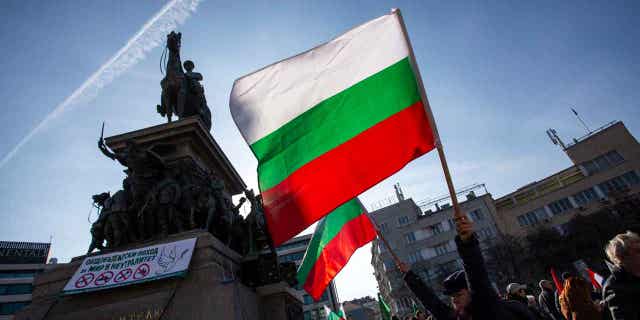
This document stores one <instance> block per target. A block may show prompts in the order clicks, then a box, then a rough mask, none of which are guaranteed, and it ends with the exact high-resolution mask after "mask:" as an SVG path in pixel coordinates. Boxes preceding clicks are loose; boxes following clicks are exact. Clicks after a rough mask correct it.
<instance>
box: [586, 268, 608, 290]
mask: <svg viewBox="0 0 640 320" xmlns="http://www.w3.org/2000/svg"><path fill="white" fill-rule="evenodd" d="M587 273H589V279H590V280H591V285H593V287H594V288H598V289H602V284H603V283H604V278H603V277H602V276H601V275H599V274H597V273H595V272H593V270H591V269H590V268H587Z"/></svg>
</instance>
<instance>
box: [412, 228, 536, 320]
mask: <svg viewBox="0 0 640 320" xmlns="http://www.w3.org/2000/svg"><path fill="white" fill-rule="evenodd" d="M456 244H457V246H458V253H459V254H460V257H461V258H462V262H463V265H464V271H465V273H466V277H467V284H468V287H469V291H470V292H471V315H472V317H473V319H474V320H482V319H492V320H493V319H495V320H501V319H509V320H512V319H513V320H520V319H523V320H534V319H535V318H534V316H533V315H532V314H531V312H530V311H529V310H528V308H527V306H526V305H524V304H522V303H519V302H515V301H505V300H502V299H500V297H499V296H498V294H497V293H496V292H495V290H493V288H492V287H491V282H490V281H489V276H488V274H487V270H486V268H485V266H484V259H483V258H482V254H481V253H480V246H479V243H478V240H477V239H476V238H475V237H473V239H471V240H469V241H467V242H466V243H463V242H462V241H461V240H460V238H459V237H456ZM404 280H405V282H406V283H407V286H408V287H409V288H410V289H411V291H413V293H414V294H415V295H416V297H418V299H420V302H422V304H423V305H424V306H425V308H427V309H429V311H430V312H431V313H432V314H433V316H434V317H435V318H436V319H437V320H455V313H454V312H453V309H452V308H451V307H449V305H447V304H445V303H444V302H442V301H441V300H440V299H439V298H438V297H437V296H436V294H435V293H434V292H433V290H432V289H431V288H429V287H428V286H427V285H426V284H425V283H424V282H423V281H422V279H420V277H418V276H417V275H416V274H415V273H413V272H412V271H409V272H408V273H407V274H406V275H405V276H404Z"/></svg>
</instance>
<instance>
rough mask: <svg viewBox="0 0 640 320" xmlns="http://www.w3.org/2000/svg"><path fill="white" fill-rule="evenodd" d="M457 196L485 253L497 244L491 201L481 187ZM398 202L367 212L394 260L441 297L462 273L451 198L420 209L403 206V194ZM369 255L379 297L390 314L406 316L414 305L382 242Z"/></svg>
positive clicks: (405, 203)
mask: <svg viewBox="0 0 640 320" xmlns="http://www.w3.org/2000/svg"><path fill="white" fill-rule="evenodd" d="M460 193H461V194H462V195H463V196H465V197H466V199H461V200H464V201H462V202H461V203H460V206H461V209H462V211H463V212H464V213H465V214H467V216H468V217H469V219H471V220H472V221H473V222H474V226H475V228H476V234H477V235H478V237H479V238H480V242H481V248H482V249H485V248H487V247H488V246H490V245H491V243H492V242H493V241H497V240H498V239H500V236H499V232H498V229H497V226H496V222H495V221H496V220H495V216H496V210H495V207H494V205H493V198H492V197H491V194H489V193H488V192H487V191H486V189H484V185H476V186H473V187H472V188H468V189H467V190H463V191H461V192H460ZM398 200H399V201H398V202H397V203H395V204H392V205H389V206H387V207H384V208H381V209H379V210H376V211H373V212H371V216H372V217H373V219H374V221H375V223H376V224H377V225H378V227H379V229H380V231H381V232H382V234H383V235H384V237H385V239H386V240H387V241H388V242H389V244H390V245H391V248H392V249H393V251H394V252H395V253H396V254H397V255H398V257H399V258H400V259H401V260H402V261H403V262H405V263H407V264H410V266H411V268H412V270H414V272H416V273H417V274H418V275H419V276H420V277H421V278H422V279H423V280H425V281H426V282H427V283H428V284H429V285H430V286H431V287H432V288H433V289H434V290H435V291H436V292H437V293H440V292H442V290H441V289H442V280H444V278H445V277H446V276H448V275H449V274H451V273H452V272H454V271H456V270H460V269H462V262H461V259H460V256H459V255H458V252H457V250H456V244H455V241H454V239H455V236H456V231H455V226H454V222H453V208H452V207H451V205H450V204H448V203H447V202H448V201H449V197H441V198H439V199H436V200H434V201H430V202H424V203H420V206H419V205H418V204H416V203H415V202H414V201H413V200H412V199H406V200H405V199H404V198H403V196H402V194H401V193H398ZM371 250H372V260H371V263H372V265H373V268H374V270H375V272H374V275H375V277H376V280H377V282H378V288H379V291H380V293H381V294H382V296H383V298H384V300H385V301H386V302H387V303H388V304H389V305H390V307H391V310H392V313H394V314H397V315H400V316H405V315H407V314H408V313H409V312H411V311H412V306H413V303H414V301H416V302H417V300H416V299H415V298H414V296H413V294H412V293H411V291H410V290H409V289H408V288H407V287H406V286H405V284H404V281H403V280H402V277H401V273H400V271H398V269H397V268H396V266H395V264H394V261H393V259H392V256H391V254H390V253H389V251H388V250H387V248H386V247H385V245H384V244H383V243H382V241H380V240H379V239H376V240H374V242H373V245H372V248H371ZM485 259H486V256H485ZM488 265H490V264H488ZM443 298H444V297H443Z"/></svg>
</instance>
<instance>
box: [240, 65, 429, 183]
mask: <svg viewBox="0 0 640 320" xmlns="http://www.w3.org/2000/svg"><path fill="white" fill-rule="evenodd" d="M419 100H420V93H419V91H418V85H417V83H416V78H415V75H414V73H413V69H412V67H411V64H410V63H409V59H408V58H405V59H402V60H400V61H398V62H397V63H395V64H393V65H391V66H389V67H387V68H385V69H383V70H381V71H379V72H378V73H376V74H373V75H372V76H370V77H368V78H366V79H364V80H362V81H360V82H358V83H356V84H355V85H353V86H351V87H350V88H348V89H346V90H344V91H342V92H340V93H338V94H336V95H334V96H332V97H330V98H328V99H326V100H324V101H322V102H320V103H319V104H317V105H316V106H314V107H313V108H311V109H309V110H307V111H306V112H304V113H303V114H301V115H299V116H298V117H296V118H295V119H293V120H291V121H289V122H288V123H286V124H285V125H283V126H282V127H280V128H279V129H278V130H276V131H274V132H272V133H270V134H269V135H267V136H266V137H264V138H262V139H260V140H258V141H256V142H255V143H253V144H252V145H251V150H253V152H254V154H255V155H256V157H257V158H258V163H259V165H258V180H259V183H260V190H262V191H265V190H268V189H270V188H271V187H273V186H275V185H277V184H278V183H280V182H281V181H283V180H284V179H285V178H286V177H288V176H289V175H290V174H291V173H293V172H294V171H296V170H298V169H299V168H300V167H302V166H304V165H305V164H307V163H309V162H310V161H312V160H313V159H315V158H317V157H319V156H321V155H322V154H324V153H326V152H327V151H329V150H331V149H334V148H335V147H337V146H339V145H341V144H343V143H344V142H346V141H348V140H350V139H351V138H353V137H355V136H356V135H358V134H360V133H362V132H363V131H365V130H366V129H368V128H370V127H372V126H374V125H375V124H377V123H379V122H381V121H383V120H384V119H386V118H388V117H390V116H392V115H394V114H396V113H398V112H399V111H402V110H403V109H405V108H407V107H409V106H411V105H412V104H414V103H415V102H417V101H419Z"/></svg>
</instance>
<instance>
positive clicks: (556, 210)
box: [549, 198, 573, 215]
mask: <svg viewBox="0 0 640 320" xmlns="http://www.w3.org/2000/svg"><path fill="white" fill-rule="evenodd" d="M549 208H550V209H551V212H553V214H554V215H557V214H561V213H563V212H565V211H567V210H570V209H572V208H573V205H572V204H571V201H569V199H568V198H562V199H560V200H556V201H554V202H551V203H549Z"/></svg>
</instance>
